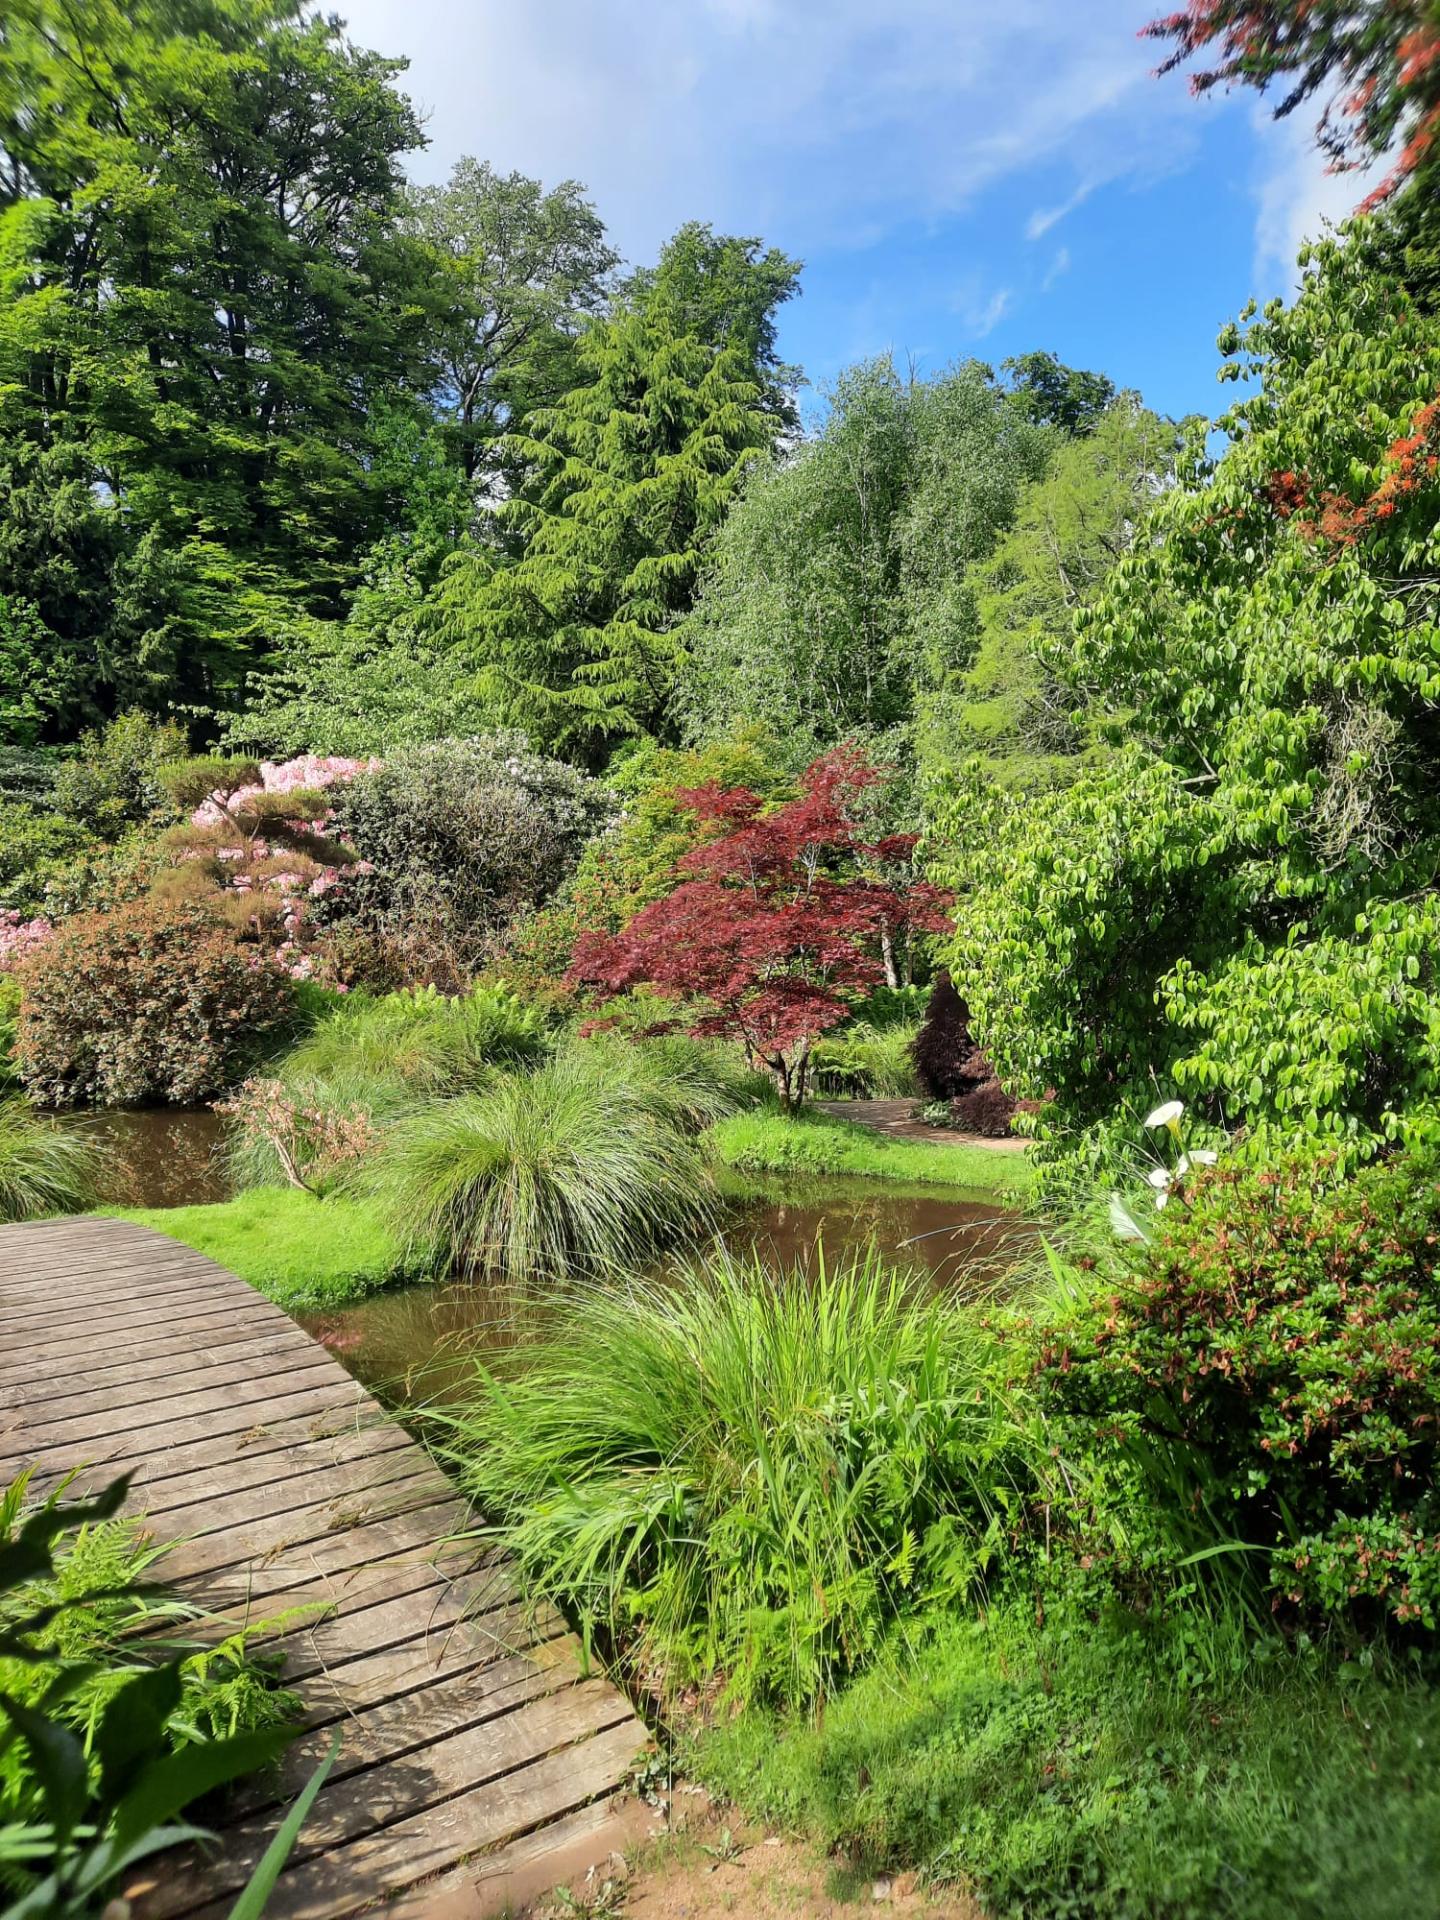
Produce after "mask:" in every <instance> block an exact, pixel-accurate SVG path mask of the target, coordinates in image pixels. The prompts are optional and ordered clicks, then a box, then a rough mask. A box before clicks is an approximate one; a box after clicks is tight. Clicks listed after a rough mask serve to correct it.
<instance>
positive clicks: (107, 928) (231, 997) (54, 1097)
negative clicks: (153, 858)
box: [16, 900, 292, 1106]
mask: <svg viewBox="0 0 1440 1920" xmlns="http://www.w3.org/2000/svg"><path fill="white" fill-rule="evenodd" d="M20 978H21V985H22V988H23V995H24V997H23V1000H22V1003H21V1010H20V1027H19V1035H18V1040H17V1044H16V1058H17V1062H18V1065H19V1068H20V1075H21V1078H22V1080H23V1081H24V1083H25V1086H26V1087H27V1089H28V1090H29V1091H30V1092H31V1093H32V1094H34V1095H35V1096H36V1098H37V1099H40V1100H42V1101H44V1102H45V1103H46V1104H48V1105H52V1106H70V1105H74V1104H76V1103H81V1102H86V1101H90V1102H94V1103H95V1104H96V1105H100V1106H124V1105H130V1104H135V1103H139V1102H142V1101H169V1102H173V1103H174V1104H176V1105H185V1104H188V1103H190V1102H192V1101H198V1100H205V1099H208V1098H210V1097H211V1096H212V1095H214V1094H216V1093H219V1092H220V1091H221V1090H222V1089H224V1088H225V1087H227V1086H229V1085H230V1084H232V1083H233V1082H234V1081H235V1080H236V1079H238V1078H239V1077H240V1075H241V1074H242V1073H243V1072H244V1069H245V1067H246V1065H247V1064H248V1062H249V1061H250V1060H251V1059H252V1058H253V1056H254V1053H255V1050H256V1047H257V1044H263V1042H264V1040H265V1038H266V1037H267V1035H269V1034H272V1033H274V1032H275V1031H276V1029H277V1028H279V1027H280V1026H282V1025H283V1023H284V1022H285V1021H286V1020H287V1018H289V1016H290V1014H291V1012H292V998H291V995H292V989H291V987H290V984H289V982H288V981H287V979H286V978H285V975H284V973H283V972H282V971H281V970H280V968H279V967H277V966H276V965H275V963H274V961H273V960H272V959H271V958H270V956H269V955H268V954H267V953H266V952H264V951H263V949H261V948H259V947H257V946H255V945H254V944H251V943H247V942H246V941H245V940H244V939H243V938H242V937H241V936H240V935H239V934H238V933H237V932H236V930H235V929H234V928H233V927H230V926H228V925H226V924H225V923H224V922H223V921H220V920H218V919H217V918H216V916H215V914H214V913H213V911H207V910H206V909H205V908H204V907H201V906H196V905H193V904H191V905H184V904H182V905H175V906H167V905H165V904H163V903H161V902H157V901H154V900H140V901H134V902H132V903H130V904H128V905H126V906H122V907H117V908H116V909H115V910H114V911H113V912H111V913H87V914H77V915H76V916H75V917H74V918H73V919H70V920H67V921H64V922H63V923H62V924H61V925H60V926H58V927H56V928H55V930H54V932H53V933H52V934H51V935H50V937H49V938H48V939H47V940H46V941H45V943H44V945H43V947H42V948H41V949H40V950H39V951H38V952H35V953H32V955H31V957H30V959H29V960H28V961H27V962H26V963H25V965H24V966H23V967H22V969H21V974H20Z"/></svg>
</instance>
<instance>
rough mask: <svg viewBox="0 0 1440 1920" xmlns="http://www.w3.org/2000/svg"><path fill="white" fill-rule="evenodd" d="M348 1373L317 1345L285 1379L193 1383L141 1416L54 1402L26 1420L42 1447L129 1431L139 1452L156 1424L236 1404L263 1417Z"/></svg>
mask: <svg viewBox="0 0 1440 1920" xmlns="http://www.w3.org/2000/svg"><path fill="white" fill-rule="evenodd" d="M344 1377H345V1376H344V1375H343V1374H342V1373H341V1371H340V1369H339V1368H338V1367H337V1366H336V1364H335V1362H334V1361H333V1360H332V1359H331V1358H330V1356H329V1355H328V1354H327V1353H325V1352H324V1351H323V1350H322V1349H321V1348H319V1347H316V1348H315V1350H314V1352H313V1354H312V1355H311V1356H310V1358H309V1359H308V1361H307V1362H306V1364H305V1365H304V1366H302V1367H297V1368H296V1369H295V1370H294V1371H293V1372H287V1373H284V1374H282V1375H281V1376H280V1377H279V1379H276V1380H271V1379H269V1378H267V1377H266V1376H265V1375H264V1374H254V1373H251V1374H248V1375H245V1376H242V1377H241V1378H240V1379H239V1380H233V1381H229V1382H221V1383H215V1384H212V1385H208V1386H199V1387H188V1388H186V1390H185V1391H184V1392H183V1393H171V1394H166V1395H165V1396H164V1397H163V1398H160V1399H152V1400H151V1401H150V1403H149V1404H148V1405H147V1406H146V1407H145V1409H144V1412H145V1416H146V1417H145V1418H144V1419H143V1420H142V1419H139V1418H137V1417H136V1415H137V1410H136V1409H135V1408H133V1407H111V1406H103V1405H102V1406H100V1407H98V1408H94V1409H91V1410H90V1411H87V1412H81V1413H74V1414H69V1413H54V1412H51V1411H50V1410H49V1406H48V1404H47V1405H46V1407H45V1408H44V1409H43V1410H42V1413H43V1417H31V1418H29V1419H26V1420H25V1421H24V1429H25V1432H26V1434H27V1436H28V1437H29V1438H30V1440H31V1441H32V1442H33V1444H35V1445H36V1446H40V1447H57V1446H86V1445H88V1444H89V1443H90V1442H91V1441H95V1440H104V1439H105V1438H106V1437H107V1436H108V1435H110V1434H115V1433H123V1434H126V1435H128V1436H129V1438H130V1439H131V1440H132V1441H133V1443H134V1451H135V1452H137V1453H139V1452H141V1451H143V1450H144V1449H145V1446H146V1440H145V1435H146V1434H147V1433H148V1431H149V1430H150V1428H152V1427H160V1426H169V1425H172V1424H173V1423H174V1422H176V1421H179V1420H186V1419H189V1418H192V1417H193V1416H194V1415H196V1414H198V1413H200V1412H201V1411H202V1410H203V1409H206V1408H211V1409H213V1410H214V1411H215V1412H216V1413H218V1414H222V1415H223V1414H226V1413H230V1412H233V1411H235V1410H236V1409H253V1410H254V1412H255V1415H256V1417H257V1418H259V1417H263V1409H264V1408H265V1407H266V1406H267V1405H270V1404H272V1403H275V1402H279V1401H283V1400H286V1399H288V1398H290V1397H291V1396H292V1395H294V1394H296V1393H303V1392H305V1391H306V1389H307V1388H313V1387H324V1386H331V1385H334V1384H335V1383H336V1381H337V1379H343V1378H344Z"/></svg>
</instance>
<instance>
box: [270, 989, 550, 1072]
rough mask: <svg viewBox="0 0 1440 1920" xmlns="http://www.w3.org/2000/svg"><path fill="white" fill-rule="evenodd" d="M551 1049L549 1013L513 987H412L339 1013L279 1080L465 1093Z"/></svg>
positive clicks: (357, 1001)
mask: <svg viewBox="0 0 1440 1920" xmlns="http://www.w3.org/2000/svg"><path fill="white" fill-rule="evenodd" d="M547 1045H548V1042H547V1038H546V1032H545V1019H544V1015H543V1013H542V1012H541V1011H540V1009H538V1008H537V1007H534V1006H529V1005H526V1003H525V1002H524V1001H522V1000H521V999H520V998H519V996H518V995H516V994H514V993H512V992H510V991H509V989H508V988H505V987H493V986H491V987H476V988H474V989H473V990H472V991H471V992H470V993H467V994H463V995H460V996H458V997H456V998H453V999H452V998H449V997H447V996H446V995H445V994H442V993H437V992H436V991H435V989H434V988H433V987H428V988H424V989H419V990H417V989H407V990H406V991H405V992H402V993H387V994H385V995H383V996H382V997H381V998H379V999H371V998H368V997H363V996H360V995H356V996H355V997H354V998H353V999H352V1000H350V1001H347V1002H346V1003H345V1004H343V1005H341V1006H339V1007H337V1008H336V1009H335V1010H334V1011H333V1012H332V1013H330V1014H328V1015H327V1016H326V1017H325V1018H324V1019H322V1020H321V1021H319V1022H318V1023H317V1025H316V1026H315V1027H314V1028H313V1029H312V1030H311V1032H310V1033H309V1034H307V1035H306V1037H305V1038H304V1039H303V1040H302V1041H301V1042H300V1044H299V1046H297V1047H295V1048H294V1049H293V1050H292V1051H291V1052H290V1053H289V1054H287V1055H286V1057H285V1060H284V1061H283V1063H282V1065H281V1076H282V1078H284V1079H286V1080H292V1079H293V1080H296V1081H308V1082H312V1083H313V1082H316V1081H328V1080H348V1081H350V1082H351V1083H354V1082H357V1081H359V1082H371V1083H377V1082H378V1083H388V1084H389V1085H391V1086H396V1085H398V1086H400V1087H402V1088H404V1089H406V1090H407V1091H408V1092H410V1093H412V1094H417V1095H428V1094H452V1093H463V1092H467V1091H469V1090H470V1089H472V1088H473V1087H475V1086H478V1085H479V1084H480V1083H481V1082H482V1081H483V1080H484V1079H485V1077H486V1075H487V1074H488V1073H489V1071H490V1070H491V1069H492V1068H493V1067H495V1066H508V1065H515V1064H517V1063H521V1062H526V1061H536V1060H539V1059H540V1058H542V1057H543V1055H544V1054H545V1052H546V1050H547Z"/></svg>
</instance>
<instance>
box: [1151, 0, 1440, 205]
mask: <svg viewBox="0 0 1440 1920" xmlns="http://www.w3.org/2000/svg"><path fill="white" fill-rule="evenodd" d="M1144 31H1145V32H1146V33H1147V34H1148V35H1149V36H1150V37H1151V38H1152V39H1156V40H1168V41H1170V42H1171V45H1172V51H1171V53H1170V55H1169V57H1168V58H1167V59H1166V61H1165V63H1164V65H1163V66H1162V68H1161V72H1162V73H1168V72H1170V71H1171V70H1172V69H1173V68H1175V67H1178V66H1180V65H1182V64H1183V63H1184V62H1186V61H1187V60H1191V59H1195V58H1200V59H1202V60H1206V61H1208V62H1209V63H1210V64H1208V65H1207V66H1205V67H1202V68H1201V69H1199V70H1198V71H1196V72H1195V73H1194V74H1193V76H1192V78H1191V82H1190V84H1191V86H1192V87H1193V88H1194V90H1195V91H1196V92H1197V93H1204V92H1206V91H1208V89H1209V88H1211V87H1215V86H1235V85H1242V86H1251V87H1257V88H1259V89H1260V90H1262V91H1264V90H1266V89H1268V88H1270V87H1271V86H1272V85H1274V84H1276V83H1279V86H1280V88H1281V92H1280V97H1279V100H1278V102H1277V105H1276V109H1275V110H1276V114H1277V115H1278V116H1283V115H1285V114H1287V113H1291V112H1293V111H1294V109H1295V108H1296V107H1298V106H1300V105H1301V104H1302V103H1303V102H1304V101H1307V100H1309V99H1311V98H1312V97H1313V96H1314V95H1316V94H1320V93H1324V92H1326V91H1327V90H1328V91H1329V94H1330V98H1329V100H1328V101H1327V103H1326V106H1325V109H1324V113H1323V117H1322V119H1321V121H1320V127H1319V140H1320V144H1321V146H1322V147H1323V148H1324V149H1325V151H1326V152H1327V153H1329V155H1330V157H1331V160H1332V163H1333V164H1334V165H1335V166H1336V167H1337V168H1342V169H1343V168H1347V167H1358V166H1364V165H1366V164H1367V163H1368V162H1369V161H1371V160H1373V159H1375V158H1377V157H1378V156H1380V155H1382V154H1386V153H1393V154H1394V163H1393V165H1392V167H1391V169H1390V171H1389V173H1388V174H1387V175H1386V177H1385V179H1384V180H1383V181H1382V182H1381V184H1380V185H1379V186H1378V187H1377V188H1376V189H1375V191H1374V192H1373V193H1372V194H1371V195H1370V196H1369V198H1368V200H1367V201H1366V203H1365V204H1366V205H1367V206H1373V205H1376V204H1378V203H1379V202H1380V201H1383V200H1385V199H1387V198H1388V197H1389V196H1390V195H1391V194H1392V193H1394V192H1395V190H1396V189H1397V188H1398V187H1400V186H1401V185H1403V184H1404V182H1405V181H1406V180H1407V179H1409V178H1410V177H1411V176H1412V175H1413V174H1415V173H1417V172H1418V171H1419V170H1420V168H1421V166H1422V165H1424V164H1425V163H1426V162H1427V161H1430V160H1433V159H1434V158H1435V157H1436V156H1435V154H1434V153H1433V151H1432V149H1433V147H1434V144H1435V139H1436V135H1437V131H1440V19H1437V17H1436V10H1435V4H1434V0H1189V4H1188V5H1186V6H1184V7H1182V8H1181V9H1180V10H1179V12H1177V13H1170V14H1166V15H1165V16H1164V17H1163V18H1162V19H1159V20H1153V21H1151V23H1150V25H1149V26H1148V27H1146V28H1145V29H1144Z"/></svg>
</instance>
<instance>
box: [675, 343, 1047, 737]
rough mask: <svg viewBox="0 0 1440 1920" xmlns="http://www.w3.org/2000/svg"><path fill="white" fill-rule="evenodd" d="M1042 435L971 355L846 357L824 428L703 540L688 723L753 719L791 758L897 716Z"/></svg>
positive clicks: (939, 643)
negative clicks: (910, 360)
mask: <svg viewBox="0 0 1440 1920" xmlns="http://www.w3.org/2000/svg"><path fill="white" fill-rule="evenodd" d="M1053 438H1054V436H1053V433H1051V432H1048V431H1046V430H1044V429H1041V428H1039V427H1036V426H1034V425H1033V424H1031V423H1030V422H1028V421H1026V420H1025V419H1024V418H1022V417H1021V415H1020V413H1019V412H1018V411H1017V410H1016V409H1015V408H1013V407H1011V406H1009V405H1008V404H1007V403H1006V400H1005V396H1004V394H1003V393H1002V392H1001V390H1000V389H999V388H997V387H996V385H995V384H994V382H993V380H992V379H991V378H990V375H989V370H988V369H987V368H985V367H983V366H981V365H980V364H979V363H978V362H974V363H971V364H970V365H968V366H964V367H960V368H958V369H956V370H954V371H953V372H950V373H947V374H944V375H942V376H941V377H940V378H938V379H936V380H933V381H909V382H906V381H904V380H902V379H901V377H900V376H899V375H898V374H897V373H896V371H895V368H894V366H893V365H892V364H891V362H890V361H889V360H880V361H874V362H870V363H866V364H862V365H861V366H858V367H855V368H852V369H851V370H850V371H849V372H848V373H846V374H845V375H844V376H842V378H841V380H840V382H839V383H838V385H837V387H836V389H835V391H834V393H833V394H832V395H831V406H830V412H829V415H828V418H827V420H826V422H825V425H824V426H823V427H822V429H821V431H820V432H819V433H818V434H817V435H816V437H815V438H814V439H813V440H811V441H809V442H807V443H806V444H804V445H803V446H801V447H800V448H798V449H796V450H795V451H794V452H793V453H791V454H789V455H787V456H786V457H785V458H783V459H781V460H779V461H775V462H772V463H770V464H769V465H767V466H765V467H763V468H761V469H759V470H757V471H756V473H755V474H754V475H753V476H752V478H751V479H750V481H749V482H748V484H747V486H746V488H745V492H744V495H743V497H742V499H741V500H740V502H739V503H738V505H737V506H736V507H735V509H734V511H733V512H732V513H731V514H730V516H729V518H728V519H727V521H726V523H725V525H724V527H723V528H722V529H721V531H720V533H719V535H718V536H717V539H716V542H715V546H714V550H713V552H712V555H711V558H710V561H709V564H708V567H707V572H706V577H705V582H704V588H703V591H702V593H701V596H700V600H699V604H698V606H697V608H696V610H695V612H694V614H693V615H692V616H691V618H690V619H689V620H688V621H687V622H686V624H685V627H684V629H683V632H684V639H685V643H686V652H687V664H686V669H685V675H684V681H683V685H682V690H681V695H680V709H681V718H682V724H683V726H684V728H685V730H686V731H687V732H688V733H689V734H690V735H691V737H692V738H695V739H697V740H698V739H708V738H715V737H719V736H723V735H724V734H725V733H727V732H728V731H729V730H730V729H731V728H732V727H734V726H735V725H736V724H737V723H741V722H744V721H747V720H753V721H758V722H760V723H762V724H763V725H765V726H767V727H768V728H769V729H770V730H771V731H772V732H773V733H774V734H775V735H776V736H777V737H778V738H780V739H782V740H789V741H792V742H793V743H794V749H793V750H794V753H795V755H796V757H797V760H798V761H799V762H800V763H802V764H803V761H804V759H805V758H806V757H807V755H808V754H811V753H813V752H814V751H815V750H817V749H818V748H821V747H824V746H827V745H831V744H833V743H835V742H837V741H839V740H843V739H847V738H850V737H851V736H852V735H856V734H860V735H874V734H883V733H886V732H887V731H889V730H890V729H892V728H896V727H904V726H906V725H908V724H909V722H910V720H911V719H912V717H913V714H914V709H915V700H916V695H917V691H920V690H923V689H924V688H926V687H927V686H934V685H940V684H943V682H944V679H945V676H946V675H947V674H948V673H950V672H951V671H953V670H955V669H956V668H957V667H960V666H963V665H964V664H965V663H966V662H967V661H968V659H969V657H970V652H971V650H972V648H973V645H974V636H975V628H976V610H975V603H974V596H973V590H972V583H971V579H970V575H971V570H972V569H973V568H974V567H975V566H977V565H978V564H979V563H980V562H982V561H984V560H985V559H986V558H987V557H988V556H989V554H990V553H991V551H992V550H993V547H994V544H995V541H996V539H997V538H998V537H999V536H1000V534H1001V533H1002V532H1003V531H1004V529H1005V527H1006V526H1007V525H1008V524H1009V521H1010V518H1011V516H1012V514H1013V512H1014V510H1015V505H1016V501H1017V499H1018V498H1019V496H1020V492H1021V489H1022V488H1023V486H1024V484H1025V483H1026V481H1027V480H1030V479H1033V478H1034V477H1035V476H1037V475H1038V474H1039V473H1040V472H1042V471H1043V469H1044V465H1045V461H1046V458H1047V457H1048V454H1049V451H1050V448H1051V445H1052V442H1053Z"/></svg>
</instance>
